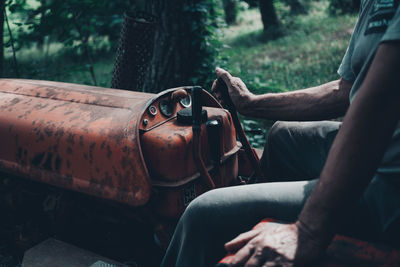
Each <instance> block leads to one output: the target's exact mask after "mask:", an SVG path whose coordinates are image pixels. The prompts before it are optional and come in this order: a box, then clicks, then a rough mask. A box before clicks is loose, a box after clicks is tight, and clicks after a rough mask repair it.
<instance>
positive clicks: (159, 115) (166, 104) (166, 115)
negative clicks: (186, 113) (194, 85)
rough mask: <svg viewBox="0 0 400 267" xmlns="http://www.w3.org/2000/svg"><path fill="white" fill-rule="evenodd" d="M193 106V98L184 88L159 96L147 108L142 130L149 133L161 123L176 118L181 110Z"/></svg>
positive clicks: (142, 121)
mask: <svg viewBox="0 0 400 267" xmlns="http://www.w3.org/2000/svg"><path fill="white" fill-rule="evenodd" d="M191 106H192V97H191V94H190V90H187V89H183V88H182V89H178V90H176V91H172V92H168V93H167V94H165V95H162V96H159V97H157V98H156V99H155V100H153V102H152V103H151V104H150V105H149V106H148V107H147V110H146V112H145V113H144V115H143V117H142V119H141V124H140V129H141V130H144V131H148V130H150V129H151V128H152V127H154V126H156V125H158V124H159V123H162V122H166V121H169V120H170V119H173V118H175V117H176V114H177V113H178V112H179V111H180V110H182V109H184V108H189V107H191Z"/></svg>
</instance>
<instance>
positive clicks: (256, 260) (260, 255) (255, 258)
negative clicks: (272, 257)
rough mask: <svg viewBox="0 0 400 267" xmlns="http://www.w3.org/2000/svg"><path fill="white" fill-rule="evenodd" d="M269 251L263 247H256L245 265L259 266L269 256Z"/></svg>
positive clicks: (246, 266) (249, 266)
mask: <svg viewBox="0 0 400 267" xmlns="http://www.w3.org/2000/svg"><path fill="white" fill-rule="evenodd" d="M266 254H268V253H267V252H265V250H263V249H259V248H256V249H255V250H254V252H253V255H251V257H250V258H249V260H248V261H247V262H246V264H245V265H244V266H245V267H258V266H261V264H262V263H264V262H265V260H266V259H267V258H268V257H267V255H266Z"/></svg>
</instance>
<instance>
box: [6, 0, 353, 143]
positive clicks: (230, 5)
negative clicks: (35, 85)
mask: <svg viewBox="0 0 400 267" xmlns="http://www.w3.org/2000/svg"><path fill="white" fill-rule="evenodd" d="M358 9H359V1H357V0H318V1H312V0H275V1H272V0H259V1H257V0H248V1H240V0H169V1H165V0H150V1H146V0H113V1H92V0H68V1H65V0H0V37H1V38H0V77H13V78H28V79H41V80H53V81H63V82H72V83H79V84H88V85H97V86H101V87H111V86H112V85H113V87H118V86H116V84H115V83H114V84H112V78H113V73H114V72H115V71H113V70H114V65H115V62H116V59H117V58H118V56H117V51H119V52H120V53H121V51H122V50H121V47H120V49H118V46H119V43H120V42H119V40H120V33H121V28H122V27H123V21H124V14H125V13H127V14H129V16H130V17H132V18H133V19H136V20H139V22H140V21H141V20H144V21H145V22H151V24H150V28H146V29H144V31H142V32H141V34H142V35H138V38H136V39H133V43H135V45H136V47H139V46H140V45H142V46H141V47H142V49H144V48H146V47H147V48H148V50H146V51H145V53H148V54H149V56H148V57H147V59H146V62H145V63H146V64H144V66H140V67H141V69H140V71H141V72H144V73H145V74H144V75H142V76H143V77H141V79H140V81H137V83H136V84H134V85H133V86H131V87H129V88H124V89H133V90H139V91H146V92H153V93H156V92H159V91H161V90H164V89H167V88H171V87H176V86H182V85H194V84H196V85H201V86H202V87H203V88H205V89H207V90H209V89H210V87H211V83H212V81H213V80H214V79H215V74H214V73H213V71H214V69H215V66H220V67H223V68H226V69H227V70H229V71H230V72H231V73H232V74H233V75H235V76H238V77H241V78H242V79H243V81H244V82H245V83H246V84H247V86H248V87H249V89H250V90H251V91H253V92H254V93H257V94H259V93H268V92H284V91H289V90H294V89H300V88H306V87H310V86H314V85H318V84H321V83H324V82H327V81H330V80H334V79H337V78H338V75H337V73H336V71H337V68H338V66H339V64H340V62H341V59H342V57H343V55H344V53H345V50H346V47H347V44H348V41H349V38H350V36H351V33H352V29H353V27H354V24H355V22H356V18H357V12H358ZM147 14H150V15H151V17H150V18H149V17H146V16H148V15H147ZM139 24H140V23H139ZM131 40H132V39H131ZM149 40H150V41H149ZM146 42H147V43H146ZM143 47H144V48H143ZM137 53H139V56H140V53H142V54H143V53H144V52H142V51H137ZM120 56H121V55H119V57H120ZM119 59H120V58H119ZM141 60H144V59H141ZM142 65H143V64H142ZM133 69H134V70H135V66H134V67H133ZM242 122H243V123H244V124H245V128H247V129H254V128H262V129H265V128H268V126H269V125H270V124H271V122H269V121H258V120H247V119H243V120H242ZM264 135H265V133H264V134H261V135H260V134H256V135H250V138H251V141H252V143H253V145H254V146H262V144H263V142H264Z"/></svg>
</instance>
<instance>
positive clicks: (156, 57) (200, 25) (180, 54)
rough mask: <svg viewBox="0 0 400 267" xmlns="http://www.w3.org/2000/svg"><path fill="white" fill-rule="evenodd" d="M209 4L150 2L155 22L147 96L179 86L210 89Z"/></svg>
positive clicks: (174, 0) (199, 0)
mask: <svg viewBox="0 0 400 267" xmlns="http://www.w3.org/2000/svg"><path fill="white" fill-rule="evenodd" d="M214 4H215V3H214V1H213V0H197V1H196V0H169V1H165V0H152V1H149V5H148V10H149V11H151V13H152V14H153V15H154V16H155V17H156V18H157V19H158V28H157V29H156V33H155V42H154V43H155V45H154V50H153V57H152V60H151V64H150V68H149V72H148V77H147V79H146V82H145V84H144V88H143V89H144V90H145V91H147V92H159V91H161V90H164V89H166V88H172V87H176V86H181V85H184V84H186V85H191V84H200V85H207V86H208V85H210V84H209V83H210V81H211V77H214V76H213V73H212V71H213V68H214V64H213V62H214V58H215V45H216V43H217V41H216V39H215V38H214V31H215V26H216V25H215V22H214V21H213V17H214V16H216V13H215V12H216V11H215V9H214Z"/></svg>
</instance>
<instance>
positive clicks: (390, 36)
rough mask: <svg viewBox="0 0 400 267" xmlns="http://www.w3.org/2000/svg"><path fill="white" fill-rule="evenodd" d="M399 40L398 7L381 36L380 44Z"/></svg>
mask: <svg viewBox="0 0 400 267" xmlns="http://www.w3.org/2000/svg"><path fill="white" fill-rule="evenodd" d="M396 40H400V6H399V7H397V11H396V13H395V14H394V16H393V18H392V20H391V21H390V22H389V26H388V28H387V30H386V32H385V34H384V35H383V37H382V39H381V42H387V41H396Z"/></svg>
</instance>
